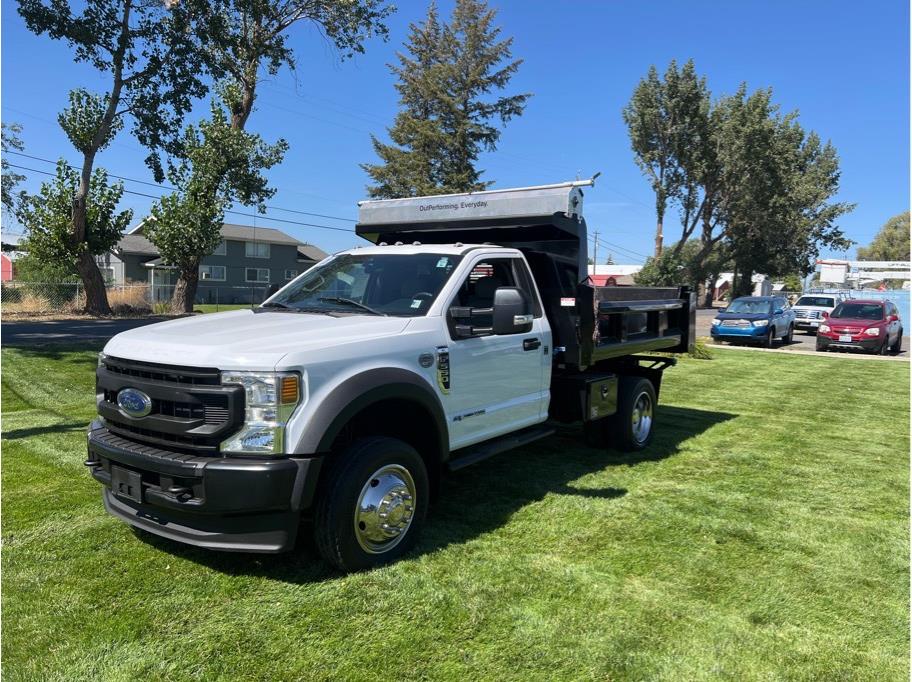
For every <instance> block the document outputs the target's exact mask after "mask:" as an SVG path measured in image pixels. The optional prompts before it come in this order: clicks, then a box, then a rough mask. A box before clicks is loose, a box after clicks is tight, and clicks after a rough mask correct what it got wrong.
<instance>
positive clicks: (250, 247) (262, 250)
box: [244, 242, 269, 258]
mask: <svg viewBox="0 0 912 682" xmlns="http://www.w3.org/2000/svg"><path fill="white" fill-rule="evenodd" d="M244 249H245V252H246V254H247V258H269V244H263V243H262V242H246V243H245V244H244Z"/></svg>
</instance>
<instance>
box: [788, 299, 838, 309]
mask: <svg viewBox="0 0 912 682" xmlns="http://www.w3.org/2000/svg"><path fill="white" fill-rule="evenodd" d="M834 304H835V301H834V300H833V299H832V298H828V297H826V296H802V297H801V298H799V299H798V302H797V303H796V304H795V305H815V306H819V307H821V308H832V307H833V305H834Z"/></svg>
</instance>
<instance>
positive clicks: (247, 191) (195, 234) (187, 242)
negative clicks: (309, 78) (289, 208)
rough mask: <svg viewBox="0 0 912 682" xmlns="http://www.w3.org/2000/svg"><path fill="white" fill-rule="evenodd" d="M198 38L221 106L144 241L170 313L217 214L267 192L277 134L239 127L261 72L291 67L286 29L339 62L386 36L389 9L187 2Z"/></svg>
mask: <svg viewBox="0 0 912 682" xmlns="http://www.w3.org/2000/svg"><path fill="white" fill-rule="evenodd" d="M189 6H190V8H191V11H192V12H193V14H194V16H196V17H197V18H198V22H199V24H200V25H202V26H205V27H206V32H205V35H204V36H203V39H204V42H205V45H206V51H205V63H206V66H207V68H208V70H209V72H210V73H211V74H213V75H215V76H216V77H221V78H222V83H224V84H225V85H224V87H223V88H222V90H221V93H220V95H221V97H222V103H223V104H224V106H225V109H224V110H223V109H222V107H221V106H220V105H219V106H214V108H213V111H212V118H211V119H210V121H208V122H205V123H201V124H200V125H199V127H198V128H196V127H194V128H191V129H190V130H188V132H187V134H186V135H185V136H184V138H183V140H182V147H183V148H182V150H181V152H180V154H179V155H178V159H179V160H178V161H177V162H176V167H175V169H174V171H173V173H172V175H173V178H172V182H173V183H174V184H175V185H176V186H177V188H178V191H177V192H176V193H173V194H171V195H169V196H168V197H166V198H165V199H163V200H162V201H161V202H159V204H157V205H156V207H155V208H154V209H153V216H154V217H155V218H156V220H155V221H154V222H153V223H152V224H151V227H150V228H149V235H150V238H151V239H152V240H153V241H154V242H155V243H156V245H157V246H158V247H159V248H160V249H161V252H162V256H163V257H164V258H165V259H166V260H167V261H168V262H170V263H172V264H174V265H177V266H178V268H179V276H178V280H177V283H176V285H175V288H174V294H173V296H172V300H171V308H172V310H174V311H175V312H183V311H189V310H192V307H193V301H194V298H195V296H196V290H197V285H198V278H199V263H200V260H201V259H202V258H203V257H204V256H206V255H208V254H209V253H211V251H212V250H213V249H214V248H215V246H216V245H217V244H218V240H219V237H218V235H219V232H220V229H221V223H222V220H223V218H224V212H225V210H226V209H227V208H229V207H230V205H231V204H232V203H234V202H235V201H237V202H239V203H242V204H245V205H256V206H258V208H259V209H260V210H263V206H262V202H263V201H265V200H266V199H268V198H269V197H271V196H272V195H273V192H274V191H273V190H270V189H268V187H267V185H266V180H265V178H264V177H263V176H262V174H261V171H262V170H265V169H268V168H270V167H271V166H273V165H275V164H276V163H279V162H280V161H281V159H282V157H283V155H284V153H285V150H286V149H287V145H286V143H285V142H284V141H283V140H279V141H278V142H277V143H276V144H275V145H268V144H266V143H265V142H264V141H263V140H262V139H261V138H260V137H259V136H257V135H251V134H248V133H246V132H245V130H246V127H247V124H248V121H249V119H250V115H251V114H252V113H253V111H254V108H255V102H256V97H257V88H258V86H259V83H260V81H261V79H262V77H263V72H264V71H265V73H267V74H269V75H275V74H277V73H278V72H279V70H280V69H281V68H283V67H287V68H289V69H290V70H292V71H293V72H294V71H295V68H296V61H295V56H294V51H293V49H292V48H291V46H290V45H289V42H288V40H289V36H290V31H291V29H292V28H293V27H294V26H296V25H303V24H311V25H313V26H315V27H316V28H317V29H318V30H319V31H320V32H321V33H322V34H323V35H325V36H326V37H327V38H329V40H330V41H331V42H332V44H333V45H334V46H335V48H336V50H337V51H338V54H339V55H340V56H341V57H342V58H347V57H351V56H353V55H354V54H356V53H361V52H363V51H364V43H365V42H366V41H367V40H368V39H369V38H370V37H371V36H374V35H378V36H380V37H383V38H385V37H386V35H387V27H386V24H385V21H386V19H387V17H388V16H389V15H390V13H391V12H392V11H393V8H392V7H391V6H390V5H389V4H388V3H387V2H386V0H350V1H347V2H336V1H334V0H217V1H215V2H211V1H210V0H191V2H190V5H189Z"/></svg>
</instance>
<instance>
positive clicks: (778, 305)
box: [710, 296, 795, 348]
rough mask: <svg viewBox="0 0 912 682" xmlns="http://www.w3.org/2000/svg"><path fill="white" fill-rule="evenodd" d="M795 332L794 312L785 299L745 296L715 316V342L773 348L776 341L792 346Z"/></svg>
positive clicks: (713, 333)
mask: <svg viewBox="0 0 912 682" xmlns="http://www.w3.org/2000/svg"><path fill="white" fill-rule="evenodd" d="M794 332H795V311H794V310H792V309H791V308H790V307H789V304H788V300H786V299H785V297H783V296H742V297H741V298H736V299H735V300H734V301H732V302H731V303H730V304H729V306H728V307H727V308H726V309H725V310H723V311H721V312H720V313H719V314H718V315H716V319H714V320H713V323H712V329H711V330H710V334H712V337H713V340H714V341H716V342H717V343H718V342H720V341H745V342H747V343H757V344H760V345H762V346H765V347H766V348H771V347H772V345H773V339H776V338H781V339H782V343H783V344H786V343H791V342H792V334H794Z"/></svg>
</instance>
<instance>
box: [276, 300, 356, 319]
mask: <svg viewBox="0 0 912 682" xmlns="http://www.w3.org/2000/svg"><path fill="white" fill-rule="evenodd" d="M264 308H280V309H282V310H290V311H291V312H293V313H316V314H319V315H329V316H330V317H339V316H338V315H337V314H336V313H334V312H333V311H332V310H326V309H324V308H318V307H316V306H311V307H303V308H299V307H298V306H294V305H288V304H287V303H282V302H281V301H269V303H263V304H262V305H260V307H259V308H258V310H263V309H264Z"/></svg>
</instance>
